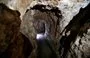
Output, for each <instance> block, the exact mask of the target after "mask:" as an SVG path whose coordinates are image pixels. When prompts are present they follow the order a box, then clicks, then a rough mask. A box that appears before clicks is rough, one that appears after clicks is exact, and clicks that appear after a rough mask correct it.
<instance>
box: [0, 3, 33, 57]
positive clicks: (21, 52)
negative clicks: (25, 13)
mask: <svg viewBox="0 0 90 58" xmlns="http://www.w3.org/2000/svg"><path fill="white" fill-rule="evenodd" d="M20 24H21V19H20V13H19V12H18V11H17V10H11V9H9V8H8V7H7V6H6V5H5V4H2V3H0V58H27V57H28V56H29V55H30V53H31V51H32V49H33V47H32V44H31V43H30V41H29V40H28V38H27V37H25V36H24V35H23V34H22V33H21V32H20ZM28 51H29V52H28Z"/></svg>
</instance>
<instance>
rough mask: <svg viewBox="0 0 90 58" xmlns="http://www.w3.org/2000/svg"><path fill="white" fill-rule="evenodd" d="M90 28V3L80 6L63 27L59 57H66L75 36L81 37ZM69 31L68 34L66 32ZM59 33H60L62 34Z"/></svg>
mask: <svg viewBox="0 0 90 58" xmlns="http://www.w3.org/2000/svg"><path fill="white" fill-rule="evenodd" d="M89 28H90V3H89V4H88V5H87V6H86V7H85V8H81V9H80V11H79V13H78V14H77V15H76V16H74V17H73V19H72V20H71V21H70V22H69V24H68V25H67V26H66V27H65V29H64V30H63V31H62V33H64V32H65V33H64V34H65V36H62V38H61V40H60V49H59V51H60V55H61V58H67V53H68V52H69V50H70V48H71V43H74V42H75V40H76V38H77V36H80V37H83V36H84V34H87V30H88V29H89ZM68 32H70V34H69V35H67V33H68ZM62 33H61V34H62Z"/></svg>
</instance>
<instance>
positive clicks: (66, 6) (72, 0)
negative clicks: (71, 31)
mask: <svg viewBox="0 0 90 58" xmlns="http://www.w3.org/2000/svg"><path fill="white" fill-rule="evenodd" d="M2 1H5V2H4V3H6V4H7V5H10V6H12V7H13V9H18V10H19V11H20V12H21V14H22V16H23V15H24V13H25V11H26V9H27V8H28V6H27V5H29V6H33V5H35V4H37V3H38V1H40V0H37V1H36V0H35V1H33V2H32V3H31V2H28V3H29V4H27V2H26V4H24V3H23V2H18V1H21V0H18V1H17V0H12V1H10V3H9V2H7V0H0V2H2ZM13 1H14V2H13ZM23 1H24V0H23ZM25 1H30V0H25ZM52 1H54V0H52ZM56 1H57V0H56ZM89 2H90V1H89V0H60V1H58V3H56V2H50V1H46V2H45V1H44V0H42V1H41V2H39V3H42V4H50V5H54V6H58V7H59V9H60V10H61V12H62V15H63V19H62V21H61V24H60V27H62V28H61V30H63V29H64V27H65V26H66V25H67V24H68V22H69V21H70V20H71V19H72V18H73V16H75V15H76V14H77V13H78V12H79V10H80V8H81V7H83V8H84V7H85V6H86V5H87V4H88V3H89ZM18 3H19V4H20V5H18ZM22 3H23V5H22ZM53 3H55V4H53ZM24 7H25V8H24ZM22 16H21V17H22ZM26 25H29V24H28V23H26ZM27 30H29V27H27V28H26V31H27ZM23 31H25V30H23ZM88 31H89V30H88ZM25 34H26V35H28V36H30V33H29V32H27V33H25ZM85 36H86V37H83V38H79V37H78V38H79V39H78V38H77V39H76V41H75V43H74V45H77V47H79V48H77V47H76V46H75V47H74V48H75V52H76V53H77V54H76V55H78V58H80V55H79V54H81V55H83V54H82V51H86V50H85V49H86V48H85V47H86V46H88V47H89V46H90V45H89V32H88V34H87V35H85ZM80 41H81V43H82V45H80V46H79V42H80ZM74 45H73V46H74ZM72 48H73V47H72ZM77 49H80V50H81V51H80V50H78V52H77ZM88 49H89V48H87V50H88ZM73 50H74V49H73ZM85 53H88V52H85Z"/></svg>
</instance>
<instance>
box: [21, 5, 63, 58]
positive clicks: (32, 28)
mask: <svg viewBox="0 0 90 58" xmlns="http://www.w3.org/2000/svg"><path fill="white" fill-rule="evenodd" d="M48 8H50V9H48ZM61 18H62V15H61V12H60V10H59V9H58V8H57V7H53V6H50V5H43V4H36V5H35V6H34V7H31V9H29V10H28V11H26V14H25V15H24V17H23V22H22V25H21V30H22V32H23V33H24V34H25V35H27V37H29V38H32V39H31V41H32V44H33V45H37V46H36V48H35V49H37V50H36V52H38V53H37V57H38V58H52V57H54V58H57V55H56V54H57V53H58V50H57V49H58V48H57V46H58V44H57V42H58V38H59V35H60V25H59V24H60V20H61ZM41 28H43V29H41ZM24 30H25V31H24ZM38 33H44V34H46V35H47V36H46V38H42V39H41V40H38V39H37V38H35V37H36V35H37V34H38ZM31 34H32V35H31ZM34 41H35V42H36V43H35V42H34ZM40 47H41V48H40ZM45 48H46V50H45ZM46 51H48V53H47V52H46Z"/></svg>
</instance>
